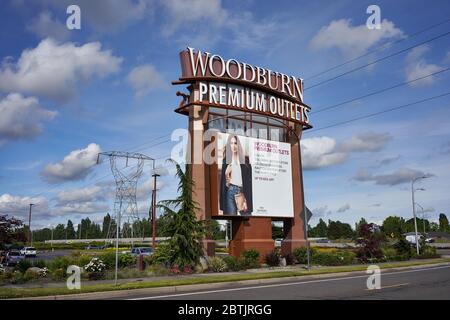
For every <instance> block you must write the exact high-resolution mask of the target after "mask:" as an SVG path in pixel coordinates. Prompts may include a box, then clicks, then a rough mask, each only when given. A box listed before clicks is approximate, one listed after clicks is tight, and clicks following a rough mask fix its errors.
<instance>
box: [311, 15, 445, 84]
mask: <svg viewBox="0 0 450 320" xmlns="http://www.w3.org/2000/svg"><path fill="white" fill-rule="evenodd" d="M449 21H450V19H447V20H444V21H441V22H439V23H436V24H433V25H432V26H429V27H427V28H425V29H422V30H420V31H417V32H415V33H413V34H411V35H409V36H407V37H406V38H402V39H399V40H396V41H389V42H387V43H385V44H384V45H382V46H381V47H378V48H377V49H375V50H373V51H371V52H367V53H365V54H362V55H360V56H357V57H355V58H352V59H350V60H347V61H345V62H343V63H341V64H338V65H336V66H334V67H331V68H328V69H326V70H324V71H321V72H319V73H316V74H314V75H312V76H310V77H307V78H305V80H311V79H313V78H316V77H318V76H320V75H322V74H325V73H328V72H330V71H332V70H335V69H337V68H339V67H342V66H345V65H347V64H349V63H351V62H354V61H357V60H359V59H361V58H364V57H367V56H368V55H371V54H373V53H375V52H379V51H383V50H384V49H386V48H388V47H390V46H392V45H396V44H399V43H400V42H403V41H405V40H410V39H411V38H413V37H415V36H418V35H419V34H422V33H424V32H426V31H428V30H431V29H434V28H436V27H438V26H440V25H443V24H445V23H447V22H449Z"/></svg>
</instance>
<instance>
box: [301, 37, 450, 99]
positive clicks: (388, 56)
mask: <svg viewBox="0 0 450 320" xmlns="http://www.w3.org/2000/svg"><path fill="white" fill-rule="evenodd" d="M449 34H450V31H447V32H445V33H442V34H440V35H438V36H436V37H433V38H431V39H428V40H425V41H422V42H420V43H418V44H416V45H413V46H410V47H408V48H405V49H402V50H399V51H397V52H394V53H391V54H389V55H387V56H384V57H382V58H379V59H376V60H374V61H372V62H370V63H367V64H365V65H362V66H359V67H356V68H353V69H351V70H349V71H346V72H344V73H341V74H338V75H337V76H334V77H332V78H329V79H326V80H324V81H321V82H318V83H316V84H314V85H312V86H310V87H307V88H305V91H306V90H308V89H312V88H315V87H318V86H321V85H323V84H325V83H328V82H331V81H334V80H336V79H339V78H341V77H343V76H346V75H348V74H350V73H353V72H355V71H358V70H361V69H364V68H367V67H368V66H371V65H374V64H376V63H378V62H381V61H384V60H387V59H389V58H392V57H394V56H397V55H399V54H402V53H404V52H406V51H409V50H412V49H414V48H417V47H419V46H421V45H424V44H426V43H429V42H432V41H434V40H437V39H440V38H442V37H445V36H447V35H449Z"/></svg>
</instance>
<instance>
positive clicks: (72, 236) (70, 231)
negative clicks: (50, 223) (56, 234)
mask: <svg viewBox="0 0 450 320" xmlns="http://www.w3.org/2000/svg"><path fill="white" fill-rule="evenodd" d="M66 233H67V239H75V229H74V227H73V223H72V221H71V220H69V221H67V227H66Z"/></svg>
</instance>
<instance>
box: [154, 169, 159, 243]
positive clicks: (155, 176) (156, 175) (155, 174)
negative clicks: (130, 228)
mask: <svg viewBox="0 0 450 320" xmlns="http://www.w3.org/2000/svg"><path fill="white" fill-rule="evenodd" d="M159 176H160V175H159V174H157V173H154V174H152V177H153V201H152V202H153V209H152V246H153V251H155V250H156V178H157V177H159Z"/></svg>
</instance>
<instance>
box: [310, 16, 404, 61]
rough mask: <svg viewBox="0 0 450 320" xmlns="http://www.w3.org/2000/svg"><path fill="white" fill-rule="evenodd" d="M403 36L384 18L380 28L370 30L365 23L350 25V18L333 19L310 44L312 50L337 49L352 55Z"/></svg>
mask: <svg viewBox="0 0 450 320" xmlns="http://www.w3.org/2000/svg"><path fill="white" fill-rule="evenodd" d="M401 37H404V34H403V31H401V30H400V29H398V28H396V27H395V25H394V23H393V22H391V21H388V20H386V19H384V20H383V21H382V22H381V29H373V30H370V29H368V28H367V26H366V25H365V24H362V25H359V26H352V25H351V20H350V19H340V20H333V21H331V22H330V24H329V25H327V26H324V27H322V28H321V29H320V30H319V32H318V33H317V34H316V35H315V36H314V37H313V39H312V40H311V42H310V46H311V48H312V49H314V50H321V49H332V48H337V49H339V50H340V51H341V52H342V53H343V54H344V55H346V56H349V57H354V56H357V55H359V54H363V53H365V52H367V50H368V49H369V48H371V47H373V46H375V45H377V44H379V43H380V42H381V41H382V40H385V39H394V38H401Z"/></svg>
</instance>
